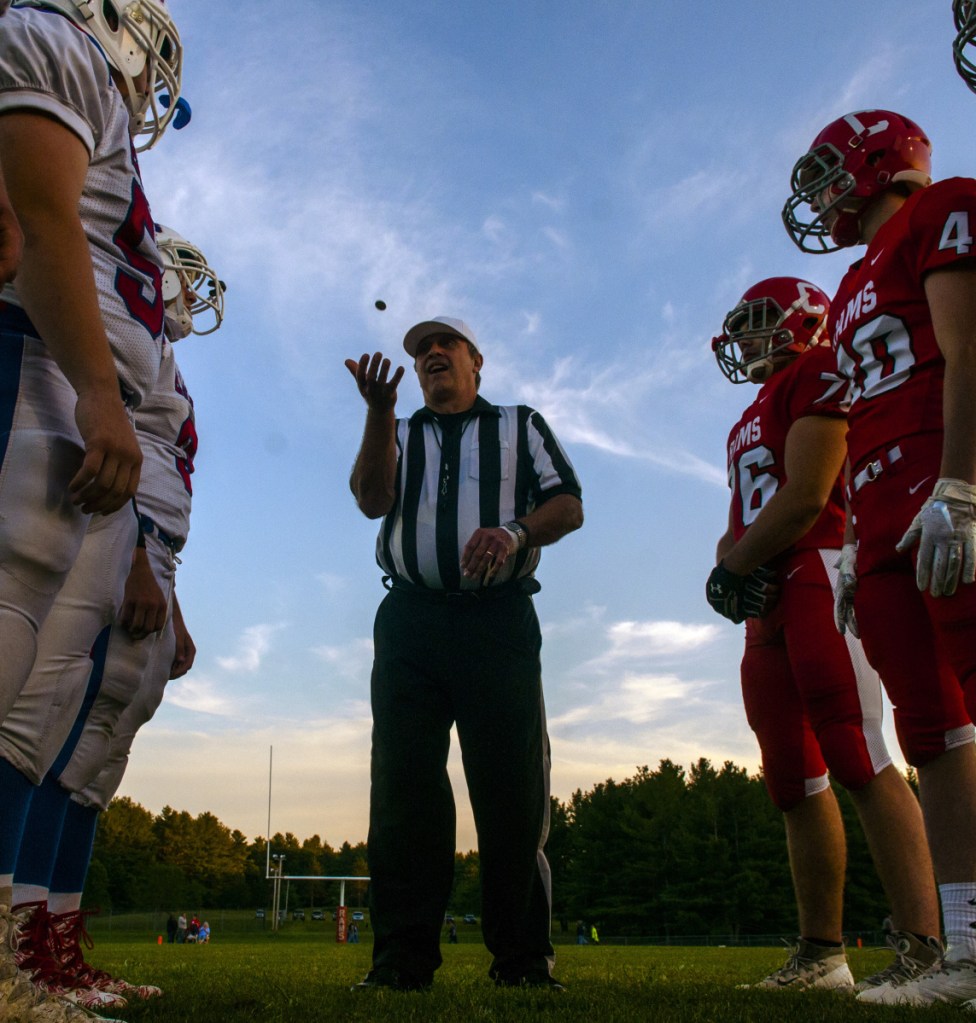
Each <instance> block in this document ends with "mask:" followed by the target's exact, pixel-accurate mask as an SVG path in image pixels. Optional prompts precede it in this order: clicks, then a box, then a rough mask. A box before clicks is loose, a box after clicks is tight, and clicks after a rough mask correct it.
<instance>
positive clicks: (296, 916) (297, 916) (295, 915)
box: [291, 909, 305, 920]
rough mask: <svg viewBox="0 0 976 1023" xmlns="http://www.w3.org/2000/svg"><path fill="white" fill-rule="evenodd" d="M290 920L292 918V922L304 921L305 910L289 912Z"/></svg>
mask: <svg viewBox="0 0 976 1023" xmlns="http://www.w3.org/2000/svg"><path fill="white" fill-rule="evenodd" d="M291 918H292V920H304V919H305V910H304V909H293V910H292V911H291Z"/></svg>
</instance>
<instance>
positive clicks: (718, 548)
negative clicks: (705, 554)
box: [715, 529, 735, 565]
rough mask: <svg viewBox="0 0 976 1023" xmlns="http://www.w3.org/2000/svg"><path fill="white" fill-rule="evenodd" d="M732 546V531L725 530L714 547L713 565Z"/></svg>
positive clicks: (733, 543) (733, 544) (733, 541)
mask: <svg viewBox="0 0 976 1023" xmlns="http://www.w3.org/2000/svg"><path fill="white" fill-rule="evenodd" d="M734 546H735V537H734V536H733V535H732V530H731V529H727V530H726V531H725V532H724V533H723V534H722V535H721V537H720V538H719V541H718V543H717V544H716V545H715V564H716V565H717V564H718V563H719V562H720V561H721V560H722V559H723V558H724V557H725V555H726V554H728V553H729V551H730V550H732V548H733V547H734Z"/></svg>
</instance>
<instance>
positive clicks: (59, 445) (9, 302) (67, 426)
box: [0, 0, 188, 1018]
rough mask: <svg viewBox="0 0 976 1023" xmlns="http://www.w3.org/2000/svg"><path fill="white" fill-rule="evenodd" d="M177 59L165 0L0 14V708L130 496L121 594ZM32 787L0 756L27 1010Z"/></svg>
mask: <svg viewBox="0 0 976 1023" xmlns="http://www.w3.org/2000/svg"><path fill="white" fill-rule="evenodd" d="M181 67H182V50H181V48H180V43H179V35H178V33H177V31H176V28H175V26H174V25H173V22H172V20H171V19H170V17H169V14H168V12H167V10H166V8H165V7H164V5H163V3H162V2H161V0H130V2H129V3H127V4H125V5H124V6H123V4H122V2H121V0H120V2H119V3H116V2H115V0H103V2H99V3H96V2H94V0H50V2H44V3H41V2H40V0H24V2H23V3H22V4H19V5H18V6H17V7H15V8H12V9H11V10H9V11H7V12H6V14H5V15H4V22H3V31H2V32H0V175H2V178H3V182H4V186H5V188H6V192H7V195H8V197H9V201H10V205H11V207H12V208H13V211H14V213H15V214H16V217H17V220H18V221H19V223H20V227H21V229H22V230H23V233H24V237H25V246H24V254H23V257H22V259H21V262H20V266H19V269H18V272H17V278H16V283H15V284H7V285H5V286H4V288H3V289H2V291H0V379H2V380H3V383H4V386H3V389H2V391H0V715H3V714H5V713H6V712H7V711H8V710H9V708H10V707H11V706H12V705H13V703H14V701H15V700H16V699H17V697H18V695H19V694H20V692H21V690H22V688H23V686H24V684H25V682H26V680H27V678H28V676H29V674H30V671H31V668H32V666H33V663H34V660H35V655H36V650H37V636H38V630H39V628H40V627H41V625H42V623H43V621H44V619H45V618H46V616H47V614H48V612H49V611H50V608H51V606H52V604H53V602H54V599H55V597H56V596H57V594H58V592H59V590H60V589H61V588H62V587H63V586H64V584H65V580H66V578H67V576H68V573H69V571H70V570H71V568H72V565H73V564H74V562H75V559H76V557H77V555H78V552H79V549H80V547H81V544H82V541H83V539H84V537H85V533H86V530H87V529H88V528H89V527H90V526H91V527H92V528H99V527H100V525H101V524H102V523H103V522H106V521H108V520H109V519H110V518H111V517H112V515H111V513H113V512H118V511H119V509H125V510H124V511H123V512H122V516H123V517H124V520H125V522H126V526H127V529H128V540H127V544H120V546H119V548H118V550H117V552H116V553H117V558H116V560H117V562H118V566H119V568H120V569H121V572H118V571H115V570H114V568H113V567H112V566H109V565H103V566H101V568H102V571H103V573H104V575H105V576H106V578H107V577H112V578H113V582H116V581H117V582H116V590H117V592H118V593H121V588H122V584H123V582H124V578H125V570H126V567H127V562H128V559H129V556H130V553H131V548H132V545H133V544H134V542H135V535H136V526H135V522H134V517H133V516H132V515H131V512H130V511H128V508H127V506H128V504H129V502H130V500H131V498H132V496H133V494H134V493H135V489H136V486H137V484H138V480H139V472H140V465H141V461H142V455H141V452H140V450H139V445H138V443H137V441H136V437H135V433H134V430H133V428H132V425H131V422H130V416H131V409H133V408H135V407H137V406H138V405H139V404H140V402H141V401H142V400H143V398H144V397H145V395H146V394H148V393H149V392H150V391H151V390H152V387H153V386H154V384H155V381H156V377H157V375H158V371H159V364H160V358H161V346H162V326H163V300H162V294H161V281H162V262H161V260H160V257H159V252H158V250H157V248H156V245H155V242H154V240H153V224H152V218H151V215H150V213H149V206H148V203H147V202H146V198H145V195H144V193H143V190H142V184H141V180H140V177H139V172H138V167H137V165H136V162H135V158H134V155H133V139H134V138H135V139H136V140H143V144H142V145H141V146H140V148H147V146H148V145H151V144H152V143H153V142H155V141H156V139H158V137H159V135H160V134H161V133H162V131H163V130H164V128H165V127H166V125H167V124H168V123H170V122H171V121H173V122H174V125H175V126H178V125H179V124H180V123H181V122H185V120H187V116H188V115H187V108H186V106H185V104H181V103H180V101H179V88H180V75H181ZM164 96H165V98H164ZM130 133H131V134H130ZM87 596H88V595H86V598H87ZM99 613H100V609H99V608H94V607H93V608H92V611H91V614H92V615H93V616H95V617H97V615H98V614H99ZM96 632H97V625H96V627H95V630H94V632H92V633H91V634H90V636H89V640H88V646H90V643H91V640H92V639H93V638H94V635H95V633H96ZM32 788H33V785H32V782H31V779H30V778H28V777H27V775H26V774H25V773H24V772H23V771H22V770H20V768H19V767H18V765H17V764H16V763H14V762H12V761H11V760H8V759H6V758H0V907H2V908H0V977H2V978H3V979H2V980H0V1005H2V1004H3V1003H4V1002H6V1005H7V1006H10V1005H13V1004H14V1003H16V1004H17V1005H18V1006H20V1008H21V1009H22V1012H21V1015H23V1016H24V1018H28V1015H27V1014H28V1012H34V1011H35V1009H36V1011H37V1012H41V1011H42V1010H43V1011H45V1012H48V1008H47V1007H45V1005H38V1006H36V1007H34V1008H31V1007H30V1005H29V1004H28V1003H30V1002H31V1001H32V1000H34V999H35V998H36V993H35V991H34V989H33V988H32V987H31V986H30V985H26V984H25V983H24V981H23V977H22V975H20V974H18V973H17V971H16V969H15V964H14V959H13V951H12V949H13V945H14V944H15V942H16V931H17V927H18V922H17V920H16V919H15V918H14V917H12V916H11V915H10V914H9V911H8V909H7V907H9V905H10V884H11V880H12V873H13V865H14V862H15V860H16V854H17V849H18V848H19V845H20V833H21V831H22V829H23V824H24V819H25V816H26V807H27V805H28V803H29V800H30V794H31V790H32ZM8 1011H9V1010H8ZM49 1015H50V1013H49ZM38 1018H41V1017H38ZM45 1018H46V1017H45ZM52 1018H55V1017H52Z"/></svg>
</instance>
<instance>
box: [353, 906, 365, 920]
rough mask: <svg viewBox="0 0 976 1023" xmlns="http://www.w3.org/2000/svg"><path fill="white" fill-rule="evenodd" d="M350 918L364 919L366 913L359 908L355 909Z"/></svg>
mask: <svg viewBox="0 0 976 1023" xmlns="http://www.w3.org/2000/svg"><path fill="white" fill-rule="evenodd" d="M352 918H353V920H365V919H366V914H365V913H364V912H363V911H362V910H361V909H357V910H356V912H355V913H353V915H352Z"/></svg>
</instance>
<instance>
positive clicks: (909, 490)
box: [908, 476, 932, 494]
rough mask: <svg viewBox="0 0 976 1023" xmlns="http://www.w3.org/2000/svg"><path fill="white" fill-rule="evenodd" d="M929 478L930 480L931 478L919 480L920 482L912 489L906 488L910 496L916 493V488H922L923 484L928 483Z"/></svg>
mask: <svg viewBox="0 0 976 1023" xmlns="http://www.w3.org/2000/svg"><path fill="white" fill-rule="evenodd" d="M931 478H932V477H931V476H926V477H925V479H924V480H921V481H920V482H918V483H916V484H915V486H914V487H909V488H908V492H909V493H910V494H914V493H915V491H916V490H918V488H919V487H921V486H923V485H924V484H926V483H928V481H929V480H930V479H931Z"/></svg>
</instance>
